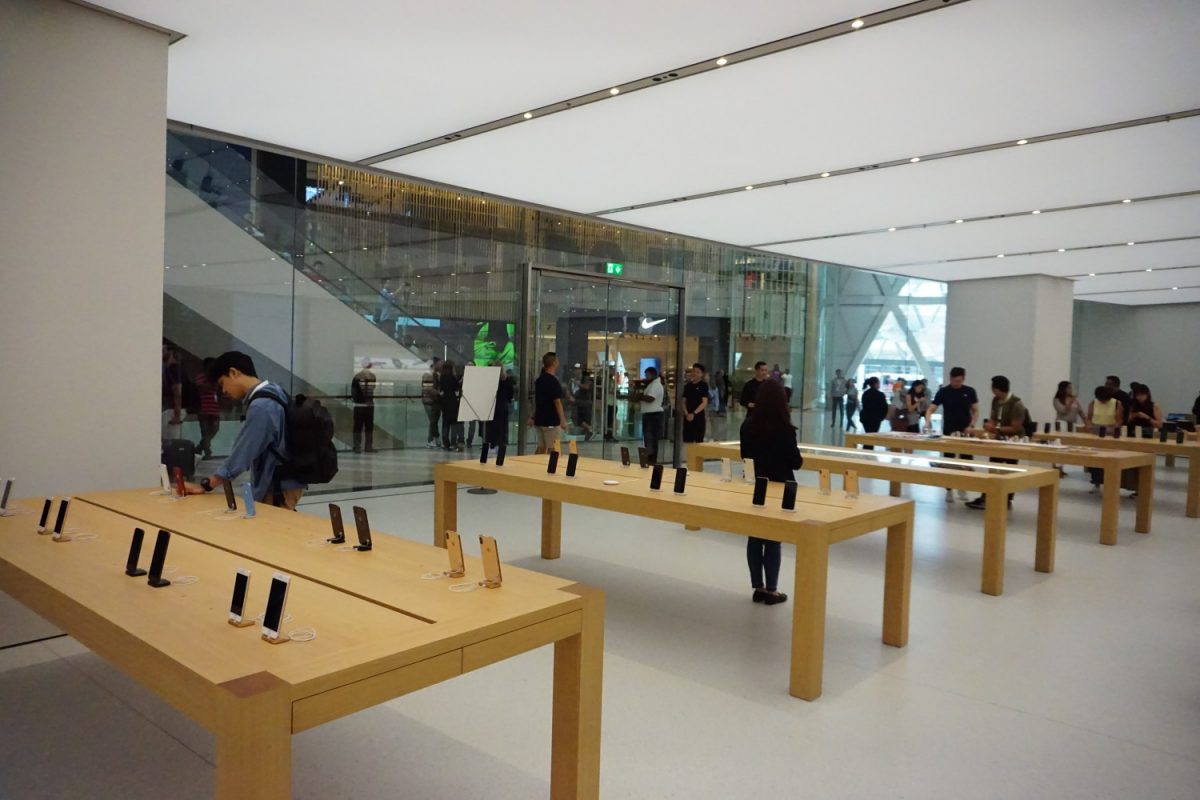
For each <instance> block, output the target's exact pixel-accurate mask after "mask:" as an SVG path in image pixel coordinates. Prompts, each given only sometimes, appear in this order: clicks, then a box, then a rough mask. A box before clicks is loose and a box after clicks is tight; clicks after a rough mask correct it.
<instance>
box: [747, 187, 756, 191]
mask: <svg viewBox="0 0 1200 800" xmlns="http://www.w3.org/2000/svg"><path fill="white" fill-rule="evenodd" d="M753 188H754V187H753V186H747V187H746V191H747V192H748V191H750V190H751V189H753Z"/></svg>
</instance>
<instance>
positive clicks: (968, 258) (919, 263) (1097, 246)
mask: <svg viewBox="0 0 1200 800" xmlns="http://www.w3.org/2000/svg"><path fill="white" fill-rule="evenodd" d="M1196 239H1200V236H1173V237H1171V238H1169V239H1145V240H1143V241H1142V242H1141V244H1167V243H1169V242H1190V241H1193V240H1196ZM1127 244H1128V243H1127V242H1113V243H1112V244H1088V245H1083V246H1082V247H1067V248H1064V249H1054V250H1030V251H1028V252H1025V253H1006V254H1005V257H1007V258H1016V257H1018V256H1041V255H1046V254H1048V253H1061V252H1068V253H1077V252H1082V251H1084V250H1103V249H1106V248H1109V247H1125V246H1127ZM995 258H996V254H995V253H990V254H988V255H986V256H964V257H962V258H945V259H939V260H937V261H910V262H908V263H906V264H887V265H882V266H877V267H874V269H885V270H886V269H902V268H905V267H924V266H930V265H933V264H959V263H962V262H964V261H992V260H995ZM1142 271H1143V272H1144V271H1145V270H1142Z"/></svg>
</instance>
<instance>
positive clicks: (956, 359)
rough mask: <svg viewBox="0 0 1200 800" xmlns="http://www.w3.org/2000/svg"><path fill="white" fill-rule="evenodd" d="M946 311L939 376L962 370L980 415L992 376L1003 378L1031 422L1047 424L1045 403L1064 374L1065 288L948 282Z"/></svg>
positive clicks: (1044, 280)
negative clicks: (943, 361)
mask: <svg viewBox="0 0 1200 800" xmlns="http://www.w3.org/2000/svg"><path fill="white" fill-rule="evenodd" d="M946 305H947V307H946V373H947V375H949V371H950V368H951V367H964V368H966V370H967V383H969V384H970V385H972V386H974V387H975V388H976V390H977V391H978V392H979V399H980V406H981V412H983V413H986V411H987V409H988V408H989V407H990V404H991V378H992V376H993V375H1006V376H1008V379H1009V381H1010V382H1011V384H1012V391H1013V392H1014V393H1015V394H1016V395H1017V396H1018V397H1020V398H1021V399H1022V400H1024V401H1025V405H1026V407H1027V408H1028V409H1029V412H1030V414H1031V415H1032V417H1033V419H1034V420H1036V421H1037V422H1045V421H1046V420H1052V419H1054V409H1053V406H1052V404H1051V402H1050V400H1051V398H1052V397H1053V396H1054V391H1055V389H1056V388H1057V387H1058V382H1059V381H1061V380H1067V379H1068V376H1069V375H1070V369H1071V316H1072V306H1073V299H1072V284H1071V282H1070V281H1068V280H1064V279H1062V278H1050V277H1047V276H1044V275H1036V276H1035V275H1022V276H1016V277H1012V278H987V279H983V280H972V281H954V282H952V283H951V284H950V288H949V292H948V295H947V301H946Z"/></svg>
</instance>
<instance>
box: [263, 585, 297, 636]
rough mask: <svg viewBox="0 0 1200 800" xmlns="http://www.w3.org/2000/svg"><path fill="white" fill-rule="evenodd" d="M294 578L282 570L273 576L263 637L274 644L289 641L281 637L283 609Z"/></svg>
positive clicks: (264, 616) (264, 615)
mask: <svg viewBox="0 0 1200 800" xmlns="http://www.w3.org/2000/svg"><path fill="white" fill-rule="evenodd" d="M291 583H292V579H291V578H290V577H288V576H287V575H284V574H283V573H282V572H276V573H275V574H274V575H272V576H271V591H270V593H269V594H268V595H267V610H266V613H264V614H263V624H262V631H263V632H262V638H264V639H266V640H267V641H268V642H271V643H272V644H274V643H276V642H280V641H287V640H286V639H280V638H279V627H280V623H282V622H283V609H284V608H285V607H286V606H287V595H288V587H289V586H290V585H291Z"/></svg>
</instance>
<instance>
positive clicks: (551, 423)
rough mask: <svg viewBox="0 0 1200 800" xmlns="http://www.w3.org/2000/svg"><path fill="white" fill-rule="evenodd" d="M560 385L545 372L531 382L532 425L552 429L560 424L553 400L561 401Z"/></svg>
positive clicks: (556, 379)
mask: <svg viewBox="0 0 1200 800" xmlns="http://www.w3.org/2000/svg"><path fill="white" fill-rule="evenodd" d="M562 396H563V390H562V384H561V383H559V382H558V378H556V377H554V376H553V375H552V374H550V373H549V372H546V371H545V370H543V371H542V374H541V375H539V376H538V379H537V380H536V381H534V382H533V424H534V425H537V426H538V427H539V428H554V427H557V426H558V425H559V423H560V420H559V418H558V409H556V408H555V407H554V401H555V400H562Z"/></svg>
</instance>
